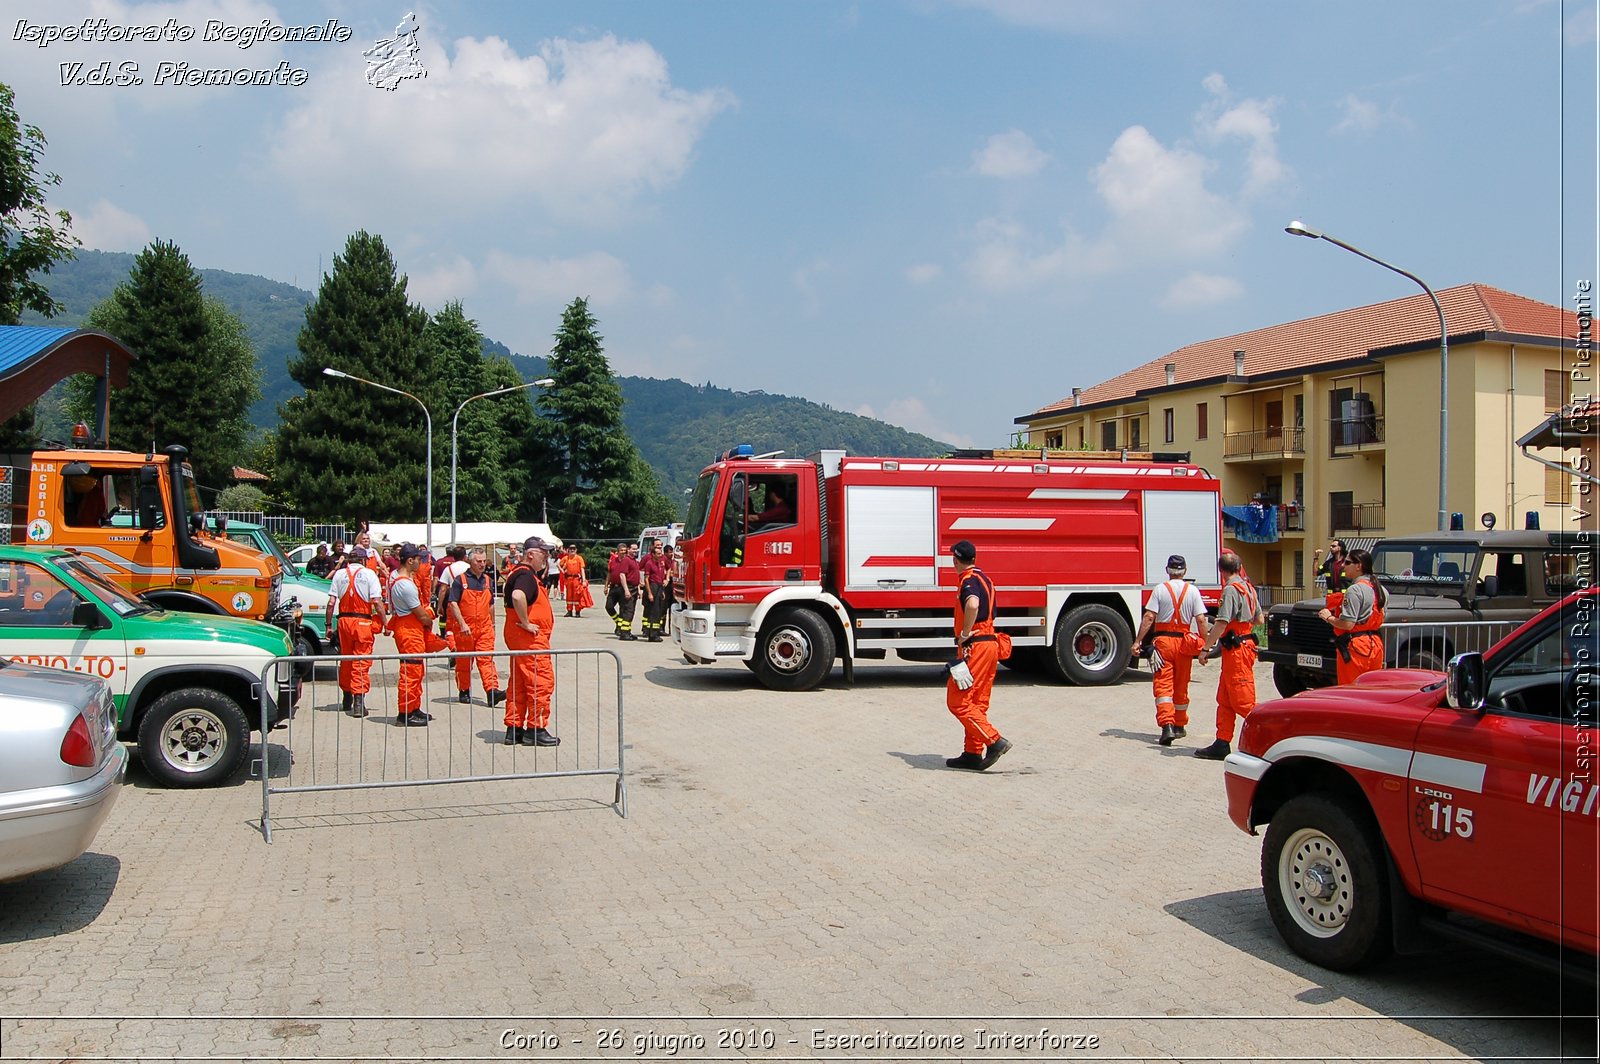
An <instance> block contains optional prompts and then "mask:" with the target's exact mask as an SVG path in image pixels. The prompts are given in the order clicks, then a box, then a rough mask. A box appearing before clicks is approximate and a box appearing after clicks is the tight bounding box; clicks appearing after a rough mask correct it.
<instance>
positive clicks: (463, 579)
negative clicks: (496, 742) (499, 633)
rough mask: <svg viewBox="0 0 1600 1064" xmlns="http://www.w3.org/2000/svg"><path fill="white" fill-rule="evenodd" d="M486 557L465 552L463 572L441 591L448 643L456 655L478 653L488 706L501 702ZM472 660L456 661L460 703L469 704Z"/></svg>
mask: <svg viewBox="0 0 1600 1064" xmlns="http://www.w3.org/2000/svg"><path fill="white" fill-rule="evenodd" d="M488 567H489V559H488V556H487V555H485V554H484V551H483V548H482V547H473V548H472V549H471V550H469V551H467V569H466V571H465V572H463V573H460V574H458V575H457V576H456V578H455V579H453V580H451V581H450V586H449V590H447V591H446V592H445V597H444V598H445V609H446V610H447V611H448V616H449V630H450V636H451V638H452V639H453V640H454V642H453V643H452V644H451V645H452V646H453V647H454V648H455V650H456V651H457V652H466V651H471V650H476V651H477V652H478V659H477V661H478V676H479V677H480V678H481V679H482V680H483V693H484V697H485V698H487V699H488V700H489V704H490V705H491V706H497V705H499V704H500V703H501V702H504V701H505V698H506V695H505V692H504V691H502V690H500V674H499V673H498V672H497V671H495V667H494V587H493V585H492V584H490V582H489V574H488V573H487V572H485V570H486V569H487V568H488ZM472 661H473V659H472V658H457V659H456V690H457V691H459V692H460V694H459V696H458V698H459V700H460V701H462V702H470V701H472Z"/></svg>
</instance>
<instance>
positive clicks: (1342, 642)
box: [1333, 628, 1383, 665]
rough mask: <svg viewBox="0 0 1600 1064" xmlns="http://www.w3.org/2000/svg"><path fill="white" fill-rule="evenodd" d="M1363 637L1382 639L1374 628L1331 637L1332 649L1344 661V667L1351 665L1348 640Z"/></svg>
mask: <svg viewBox="0 0 1600 1064" xmlns="http://www.w3.org/2000/svg"><path fill="white" fill-rule="evenodd" d="M1363 635H1370V636H1375V637H1377V638H1378V639H1379V640H1380V641H1381V640H1382V639H1383V637H1382V636H1381V635H1379V634H1378V630H1377V629H1376V628H1367V629H1363V630H1362V631H1359V632H1340V633H1339V634H1337V635H1335V636H1334V637H1333V645H1334V648H1335V649H1336V650H1338V651H1339V656H1340V657H1341V658H1343V659H1344V663H1345V664H1346V665H1349V664H1350V663H1351V658H1350V640H1352V639H1354V638H1356V637H1357V636H1363Z"/></svg>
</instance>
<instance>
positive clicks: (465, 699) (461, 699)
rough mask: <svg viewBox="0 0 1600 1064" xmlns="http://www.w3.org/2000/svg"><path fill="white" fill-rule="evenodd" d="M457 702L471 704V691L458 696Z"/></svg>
mask: <svg viewBox="0 0 1600 1064" xmlns="http://www.w3.org/2000/svg"><path fill="white" fill-rule="evenodd" d="M456 701H457V702H471V701H472V692H471V691H462V692H461V693H460V694H458V695H456Z"/></svg>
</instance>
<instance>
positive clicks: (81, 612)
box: [72, 602, 111, 631]
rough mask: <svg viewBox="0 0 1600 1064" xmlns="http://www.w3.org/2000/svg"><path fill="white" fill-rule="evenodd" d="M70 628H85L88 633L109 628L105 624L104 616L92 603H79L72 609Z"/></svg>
mask: <svg viewBox="0 0 1600 1064" xmlns="http://www.w3.org/2000/svg"><path fill="white" fill-rule="evenodd" d="M72 627H74V628H87V629H89V630H90V631H94V630H96V629H99V628H109V627H111V626H110V625H109V624H107V623H106V618H105V614H103V613H101V612H100V607H99V606H96V605H95V604H94V603H92V602H79V603H78V604H77V605H76V606H74V607H72Z"/></svg>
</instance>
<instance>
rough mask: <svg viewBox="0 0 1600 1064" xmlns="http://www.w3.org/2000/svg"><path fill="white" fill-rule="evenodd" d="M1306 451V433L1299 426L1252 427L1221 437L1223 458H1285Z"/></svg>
mask: <svg viewBox="0 0 1600 1064" xmlns="http://www.w3.org/2000/svg"><path fill="white" fill-rule="evenodd" d="M1305 453H1306V433H1305V430H1304V429H1301V428H1289V427H1287V426H1281V427H1278V428H1265V429H1254V430H1252V431H1250V432H1229V433H1225V434H1224V435H1223V437H1222V457H1223V458H1225V459H1226V458H1240V459H1250V458H1287V457H1289V456H1291V455H1301V454H1305Z"/></svg>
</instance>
